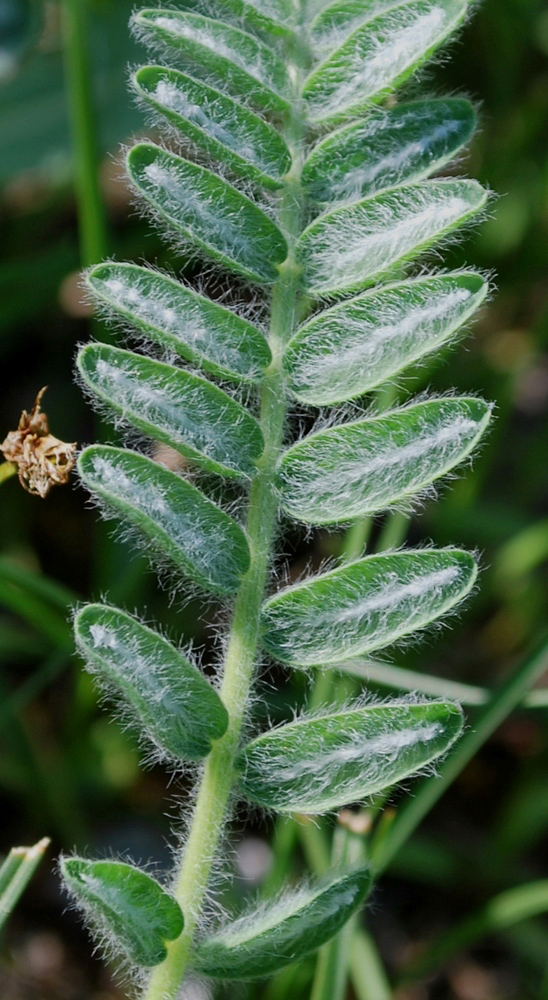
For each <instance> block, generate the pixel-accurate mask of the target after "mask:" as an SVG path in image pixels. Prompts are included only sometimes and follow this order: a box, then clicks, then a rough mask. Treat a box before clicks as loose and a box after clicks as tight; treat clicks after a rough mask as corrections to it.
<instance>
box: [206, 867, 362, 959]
mask: <svg viewBox="0 0 548 1000" xmlns="http://www.w3.org/2000/svg"><path fill="white" fill-rule="evenodd" d="M370 887H371V873H370V870H369V868H368V867H366V866H365V865H361V866H355V867H353V868H348V869H346V870H343V871H340V872H336V873H335V874H333V873H332V874H331V875H330V876H329V877H327V878H324V879H318V880H316V881H315V882H313V883H312V884H311V885H309V886H307V887H306V888H304V889H301V890H300V892H297V893H293V894H290V895H286V896H282V897H281V899H280V900H279V901H277V902H276V901H275V902H273V903H272V902H269V903H268V904H267V905H266V906H265V905H263V906H261V907H260V908H258V909H257V910H256V911H254V910H251V911H250V912H248V913H246V914H244V916H243V917H241V918H240V919H238V920H235V921H232V922H231V923H230V924H229V925H228V926H227V927H226V928H222V929H221V930H219V931H217V932H216V933H214V934H213V935H212V936H211V937H208V938H206V939H205V940H204V941H202V942H200V943H199V944H198V946H197V948H196V951H195V954H194V957H193V966H194V968H195V969H196V970H197V971H199V972H202V973H205V975H206V976H212V977H213V978H216V979H259V978H262V977H263V976H268V975H271V974H272V973H273V972H277V970H278V969H281V968H283V967H284V966H285V965H289V963H290V962H296V961H299V959H301V958H303V956H304V955H307V954H308V953H309V952H311V951H314V950H315V949H316V948H319V947H320V945H322V944H324V943H325V942H326V941H328V940H329V939H330V938H332V937H333V936H334V935H335V934H336V933H337V931H339V930H340V929H341V927H344V925H345V923H346V921H347V920H348V919H349V917H350V916H351V915H352V913H354V912H355V910H357V909H358V907H359V906H360V905H361V904H362V903H363V901H364V900H365V898H366V896H367V894H368V892H369V890H370Z"/></svg>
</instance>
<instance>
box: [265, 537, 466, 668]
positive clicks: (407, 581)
mask: <svg viewBox="0 0 548 1000" xmlns="http://www.w3.org/2000/svg"><path fill="white" fill-rule="evenodd" d="M476 576H477V566H476V562H475V560H474V558H473V556H472V555H471V554H470V553H469V552H463V551H462V550H460V549H450V548H448V549H425V550H422V551H421V550H414V549H409V550H407V551H403V552H391V553H386V554H382V555H375V556H366V558H365V559H358V560H356V562H353V563H351V564H350V565H349V566H341V567H340V568H339V569H334V570H331V571H330V572H329V573H322V574H321V575H319V576H316V577H312V578H311V579H310V580H305V581H304V582H303V583H298V584H295V585H294V586H292V587H288V588H287V589H285V590H282V591H280V592H279V593H278V594H275V595H274V597H271V598H269V600H267V601H266V602H265V604H264V605H263V612H262V631H263V645H264V646H265V648H266V649H267V651H268V652H269V653H270V654H271V655H272V656H273V657H274V658H275V659H277V660H280V661H281V662H282V663H288V664H291V665H292V666H297V667H298V666H318V665H320V664H324V663H341V662H342V661H343V660H349V659H351V658H352V657H353V656H361V655H362V654H364V653H367V652H370V651H372V650H374V649H382V647H383V646H388V645H390V643H393V642H397V641H398V640H399V639H402V638H403V637H404V636H407V635H410V634H411V633H413V632H415V631H416V630H417V629H420V628H424V627H425V626H426V625H429V624H430V623H431V622H433V621H436V620H437V619H438V618H440V617H441V616H443V615H445V614H447V612H448V611H449V610H450V609H451V608H453V607H454V606H455V605H456V604H458V603H459V602H460V601H461V600H462V599H463V598H464V597H466V595H467V594H468V593H469V592H470V590H471V589H472V587H473V585H474V581H475V579H476Z"/></svg>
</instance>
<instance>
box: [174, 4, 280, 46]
mask: <svg viewBox="0 0 548 1000" xmlns="http://www.w3.org/2000/svg"><path fill="white" fill-rule="evenodd" d="M177 6H178V7H179V8H181V9H183V10H194V11H196V12H197V13H198V14H200V13H201V12H203V10H204V3H203V2H202V0H184V3H181V2H179V3H178V5H177ZM206 9H207V11H208V13H209V15H211V13H214V14H215V17H216V18H219V20H220V21H228V22H230V23H234V24H235V25H236V27H241V26H242V25H244V26H245V28H246V29H247V30H249V31H258V32H259V33H265V36H266V37H267V39H268V36H269V35H275V36H276V35H287V34H290V33H291V27H290V25H291V22H292V20H293V19H294V10H293V7H292V4H291V0H207V8H206Z"/></svg>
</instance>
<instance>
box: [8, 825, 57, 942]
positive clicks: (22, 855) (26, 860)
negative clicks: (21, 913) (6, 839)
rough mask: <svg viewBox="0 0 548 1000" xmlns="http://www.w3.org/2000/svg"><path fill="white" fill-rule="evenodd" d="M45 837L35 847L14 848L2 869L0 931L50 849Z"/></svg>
mask: <svg viewBox="0 0 548 1000" xmlns="http://www.w3.org/2000/svg"><path fill="white" fill-rule="evenodd" d="M49 843H50V842H49V839H48V838H47V837H44V839H43V840H40V841H39V842H38V843H37V844H35V845H34V847H12V849H11V851H10V853H9V854H8V856H7V858H6V859H5V861H4V863H3V865H2V867H1V868H0V929H1V928H3V926H4V924H5V922H6V920H7V919H8V917H9V915H10V913H11V912H12V910H13V909H14V908H15V906H16V905H17V903H18V901H19V898H20V897H21V895H22V894H23V892H24V891H25V889H26V887H27V885H28V883H29V882H30V880H31V878H32V876H33V875H34V873H35V871H36V869H37V868H38V865H39V864H40V862H41V860H42V858H43V857H44V854H45V852H46V850H47V848H48V847H49Z"/></svg>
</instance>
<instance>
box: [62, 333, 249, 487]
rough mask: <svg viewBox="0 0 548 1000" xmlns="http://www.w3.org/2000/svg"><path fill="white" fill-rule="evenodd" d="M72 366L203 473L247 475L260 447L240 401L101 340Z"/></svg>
mask: <svg viewBox="0 0 548 1000" xmlns="http://www.w3.org/2000/svg"><path fill="white" fill-rule="evenodd" d="M77 365H78V370H79V372H80V374H81V376H82V378H83V380H84V383H85V384H86V386H88V387H89V388H90V389H91V390H92V392H93V393H95V395H96V396H97V397H98V398H99V399H100V400H101V401H102V402H103V403H105V404H106V405H107V406H108V407H110V408H112V409H113V410H114V411H115V412H116V413H118V414H120V416H121V417H122V418H123V420H124V421H126V422H128V423H130V424H132V425H133V426H134V427H136V428H137V429H138V430H140V431H142V432H143V433H144V434H148V435H149V436H150V437H152V438H155V439H157V440H158V441H164V442H165V443H166V444H169V445H171V447H172V448H176V449H177V451H180V452H181V454H183V455H186V456H187V457H188V458H191V459H192V460H193V461H195V462H197V463H198V464H199V465H201V466H203V468H204V469H207V470H208V471H209V472H216V473H219V474H220V475H224V476H251V475H252V474H253V472H254V471H255V463H256V460H257V459H258V458H259V456H260V454H261V452H262V451H263V448H264V441H263V435H262V432H261V429H260V427H259V425H258V423H257V421H256V420H255V418H254V417H252V416H251V414H250V413H249V412H248V410H246V409H245V408H244V407H243V406H241V405H240V403H237V402H236V400H234V399H232V397H231V396H229V395H228V394H227V393H226V392H223V390H222V389H219V388H217V386H214V385H212V384H211V382H208V381H207V380H206V379H204V378H200V377H199V376H197V375H192V374H191V373H190V372H187V371H183V370H182V369H180V368H174V367H173V366H172V365H166V364H163V363H162V362H161V361H151V360H150V359H149V358H144V357H142V356H141V355H139V354H133V353H132V352H131V351H122V350H120V349H119V348H117V347H109V346H107V345H105V344H88V345H87V346H86V347H84V348H82V350H81V351H80V353H79V355H78V360H77Z"/></svg>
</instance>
